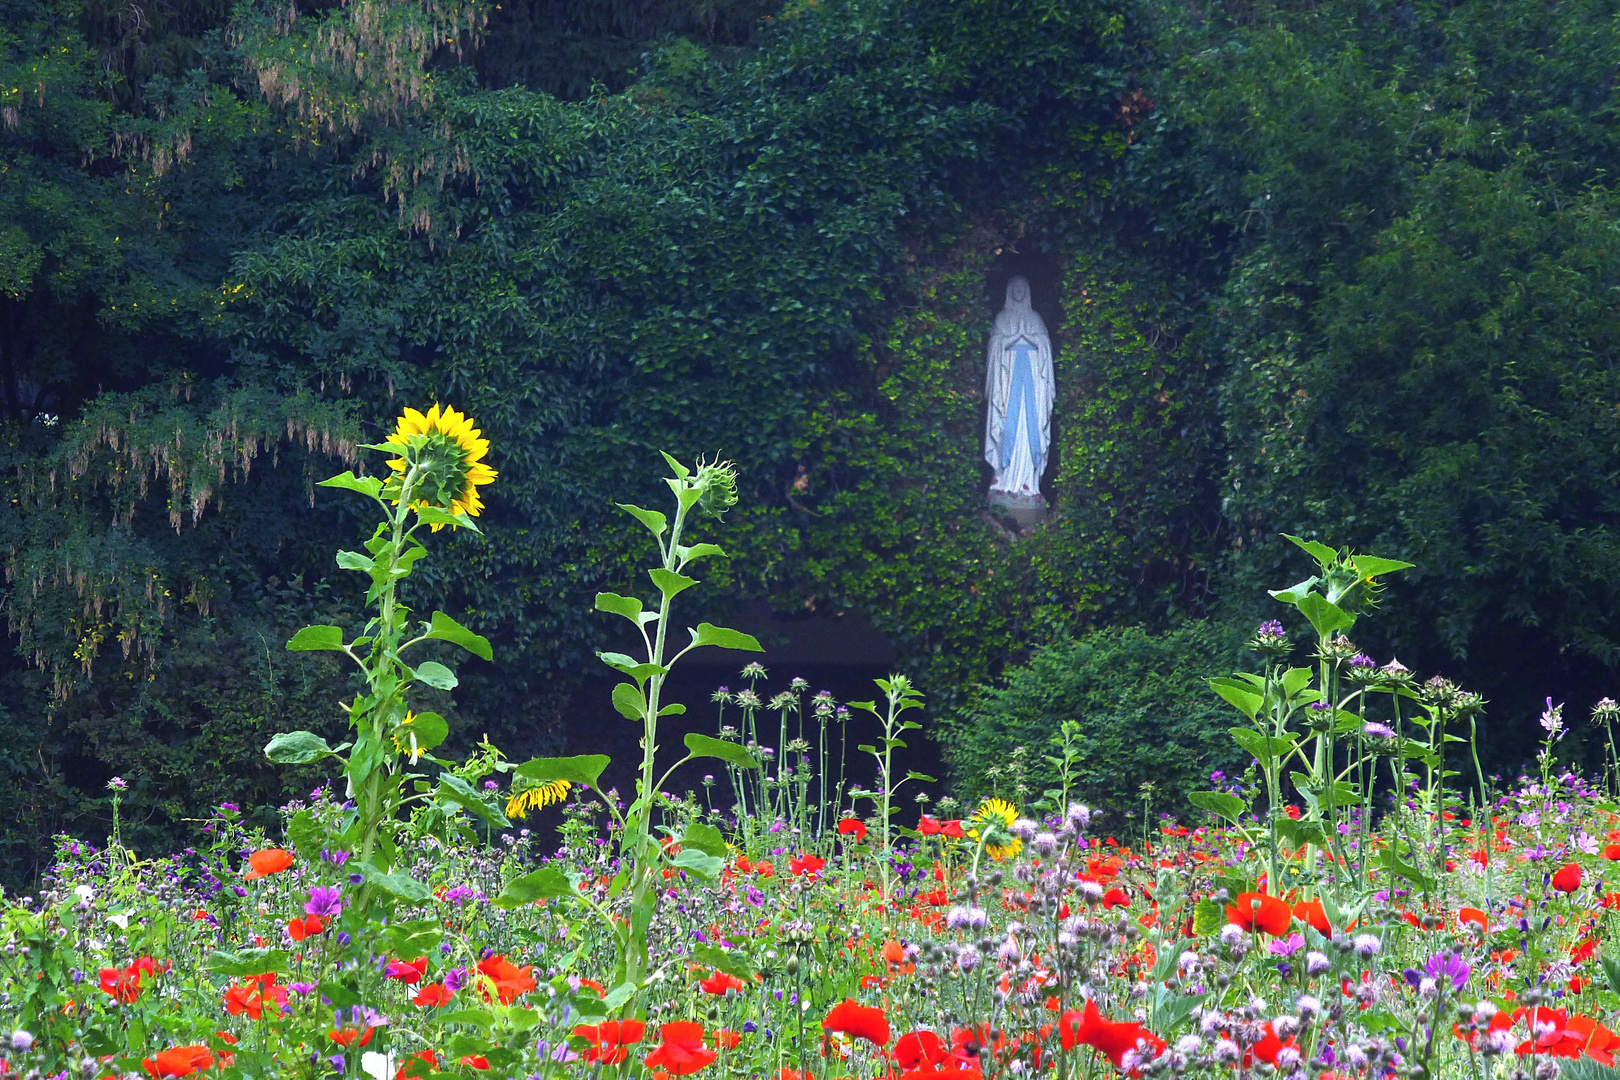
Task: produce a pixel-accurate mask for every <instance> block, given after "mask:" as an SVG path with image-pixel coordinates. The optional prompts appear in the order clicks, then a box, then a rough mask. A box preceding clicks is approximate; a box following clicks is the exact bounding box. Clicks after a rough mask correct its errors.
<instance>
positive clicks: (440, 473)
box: [388, 405, 497, 532]
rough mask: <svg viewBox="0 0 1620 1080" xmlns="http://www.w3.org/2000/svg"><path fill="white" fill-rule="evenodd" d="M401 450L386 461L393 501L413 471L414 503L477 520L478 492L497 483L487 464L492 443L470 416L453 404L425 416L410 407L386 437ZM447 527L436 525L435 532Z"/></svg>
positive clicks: (479, 506) (430, 411) (396, 498)
mask: <svg viewBox="0 0 1620 1080" xmlns="http://www.w3.org/2000/svg"><path fill="white" fill-rule="evenodd" d="M388 442H389V444H390V445H392V446H397V447H400V448H401V452H400V456H399V457H397V458H393V459H391V460H390V461H389V462H388V467H389V468H390V469H392V470H393V472H394V475H393V478H392V479H390V481H389V487H390V488H391V489H392V494H393V496H394V501H395V502H396V503H397V502H398V501H399V498H400V495H401V491H400V489H401V487H402V486H403V484H404V479H405V476H406V474H407V473H410V472H413V471H414V480H413V482H412V489H411V505H412V506H417V507H422V506H435V507H438V508H440V509H442V510H448V511H449V512H450V513H452V514H466V515H467V516H468V517H477V516H478V515H479V514H480V513H481V512H482V511H483V509H484V501H483V500H482V499H480V498H479V497H478V488H479V486H480V485H483V484H492V483H494V482H495V477H496V475H497V474H496V472H495V470H494V469H491V468H490V467H489V466H488V465H486V464H484V455H485V454H487V453H489V440H488V439H485V438H484V437H483V433H482V432H481V431H479V430H478V429H477V428H475V427H473V422H472V418H471V417H470V416H467V415H466V414H465V413H459V412H457V411H456V410H455V409H454V408H452V407H451V406H449V405H445V406H443V407H441V406H439V405H434V406H433V408H431V409H429V410H428V411H427V412H425V413H421V412H417V411H416V410H415V409H406V410H405V412H404V414H403V415H401V416H400V418H399V421H398V423H397V424H396V425H395V427H394V433H393V434H392V435H390V436H389V437H388ZM442 528H444V526H443V525H442V524H435V525H434V526H433V531H434V532H438V531H439V530H440V529H442Z"/></svg>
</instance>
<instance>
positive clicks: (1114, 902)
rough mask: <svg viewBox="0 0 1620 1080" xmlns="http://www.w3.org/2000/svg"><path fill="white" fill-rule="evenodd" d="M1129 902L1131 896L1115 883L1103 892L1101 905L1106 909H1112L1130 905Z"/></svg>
mask: <svg viewBox="0 0 1620 1080" xmlns="http://www.w3.org/2000/svg"><path fill="white" fill-rule="evenodd" d="M1130 904H1131V898H1130V897H1128V896H1126V895H1125V890H1124V889H1121V888H1120V887H1119V886H1117V885H1116V886H1114V887H1113V888H1112V889H1109V890H1108V891H1107V892H1105V893H1103V898H1102V906H1103V909H1104V910H1106V911H1112V910H1113V909H1114V908H1117V907H1130Z"/></svg>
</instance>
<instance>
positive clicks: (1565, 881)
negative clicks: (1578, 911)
mask: <svg viewBox="0 0 1620 1080" xmlns="http://www.w3.org/2000/svg"><path fill="white" fill-rule="evenodd" d="M1552 887H1553V888H1555V889H1557V890H1558V891H1559V892H1561V893H1572V892H1574V891H1575V890H1576V889H1578V888H1580V887H1581V868H1580V867H1579V866H1577V865H1576V864H1574V863H1565V864H1564V865H1563V866H1561V867H1559V868H1558V872H1557V873H1556V874H1554V875H1553V876H1552Z"/></svg>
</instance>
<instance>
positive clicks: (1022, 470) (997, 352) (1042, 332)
mask: <svg viewBox="0 0 1620 1080" xmlns="http://www.w3.org/2000/svg"><path fill="white" fill-rule="evenodd" d="M985 368H986V370H985V376H984V396H985V399H986V400H987V401H988V402H989V404H990V408H989V414H988V416H987V417H986V419H985V425H984V460H986V461H988V462H989V463H990V467H991V468H992V469H994V470H995V471H996V478H995V479H994V480H993V481H991V483H990V501H991V503H992V504H1003V505H1014V506H1019V505H1021V506H1028V507H1032V508H1033V507H1040V508H1042V509H1043V510H1044V507H1045V505H1046V500H1045V498H1044V497H1043V496H1042V495H1041V473H1042V471H1043V470H1045V468H1046V452H1047V448H1048V447H1050V446H1051V444H1052V397H1053V392H1052V339H1051V338H1050V337H1049V336H1047V333H1046V323H1045V322H1043V321H1042V320H1041V316H1040V314H1039V313H1038V312H1036V310H1035V309H1034V308H1033V307H1031V306H1030V303H1029V282H1028V281H1026V280H1025V279H1024V278H1022V277H1015V278H1013V279H1012V280H1011V281H1009V282H1007V306H1006V307H1004V308H1002V309H1001V314H999V315H997V316H996V322H995V326H994V328H992V329H991V331H990V347H989V348H988V349H987V350H986V353H985Z"/></svg>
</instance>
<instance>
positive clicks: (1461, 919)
mask: <svg viewBox="0 0 1620 1080" xmlns="http://www.w3.org/2000/svg"><path fill="white" fill-rule="evenodd" d="M1470 923H1472V924H1473V925H1475V926H1477V927H1479V928H1480V929H1481V930H1485V931H1487V932H1488V931H1489V930H1490V922H1489V920H1487V919H1486V917H1485V913H1484V912H1483V911H1481V910H1479V908H1477V907H1465V908H1458V909H1457V925H1458V926H1467V925H1468V924H1470Z"/></svg>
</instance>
